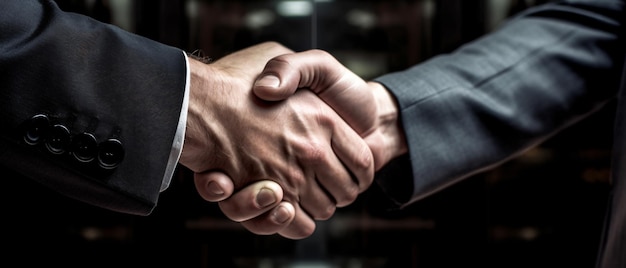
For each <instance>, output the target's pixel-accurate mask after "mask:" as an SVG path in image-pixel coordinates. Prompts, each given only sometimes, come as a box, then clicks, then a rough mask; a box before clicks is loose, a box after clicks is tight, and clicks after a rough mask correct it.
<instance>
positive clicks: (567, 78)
mask: <svg viewBox="0 0 626 268" xmlns="http://www.w3.org/2000/svg"><path fill="white" fill-rule="evenodd" d="M625 9H626V7H625V2H624V1H623V0H613V1H608V0H607V1H598V0H589V1H565V2H560V3H556V4H547V5H543V6H539V7H537V8H533V9H530V10H527V11H525V12H524V13H523V14H521V15H519V16H517V17H516V18H514V19H512V20H510V21H509V22H508V23H506V24H505V25H503V26H502V27H501V29H499V30H497V31H495V32H494V33H491V34H489V35H487V36H485V37H483V38H481V39H479V40H476V41H474V42H471V43H469V44H467V45H465V46H463V47H461V48H460V49H458V50H456V51H454V52H453V53H451V54H447V55H441V56H438V57H435V58H433V59H431V60H429V61H427V62H425V63H422V64H420V65H417V66H414V67H412V68H410V69H408V70H405V71H402V72H397V73H392V74H388V75H385V76H382V77H380V78H378V79H376V80H377V81H379V82H381V83H382V84H384V85H385V86H386V87H387V88H388V89H389V90H390V91H391V92H392V93H393V94H394V95H395V97H396V99H397V102H398V105H399V107H400V109H401V120H402V124H403V127H404V130H405V133H406V137H407V140H408V143H409V157H410V161H409V162H410V169H411V170H412V172H411V174H412V178H409V179H405V180H400V181H399V180H398V178H388V177H384V176H380V177H379V178H378V179H377V182H378V183H379V185H380V186H381V188H382V189H383V190H384V191H385V192H386V193H387V194H388V195H389V196H390V197H391V198H392V199H393V200H394V201H395V204H396V205H398V206H399V207H403V206H406V205H408V204H410V203H412V202H415V201H416V200H419V199H421V198H423V197H425V196H428V195H430V194H433V193H435V192H437V191H438V190H440V189H442V188H444V187H446V186H448V185H451V184H453V183H455V182H458V181H459V180H461V179H464V178H467V177H469V176H471V175H473V174H476V173H478V172H481V171H484V170H487V169H490V168H492V167H494V166H496V165H498V164H500V163H502V162H504V161H506V160H508V159H511V158H512V157H515V156H517V155H519V154H520V153H522V152H524V151H525V150H527V149H529V148H531V147H533V146H535V145H537V144H539V143H541V142H542V141H544V140H546V139H547V138H548V137H550V136H551V135H553V134H555V133H557V132H559V131H560V130H562V129H564V128H566V127H568V126H570V125H572V124H575V123H576V122H578V121H579V120H581V119H583V118H585V117H586V116H588V115H590V114H592V113H594V112H595V111H598V110H599V109H600V108H601V107H603V106H604V105H605V104H607V103H608V102H609V101H611V100H614V99H615V98H619V102H620V103H619V109H618V113H619V114H618V116H617V117H618V120H617V122H616V124H615V133H616V135H615V137H616V140H615V143H614V144H615V148H614V151H615V152H616V153H615V159H614V163H613V173H612V175H613V178H612V183H613V195H612V196H613V197H612V198H613V201H612V206H611V209H610V211H609V213H608V217H607V226H606V230H605V232H606V233H605V235H604V237H605V239H604V241H603V244H602V245H601V256H600V258H599V261H598V266H599V267H607V268H608V267H626V185H625V184H626V173H625V172H626V170H623V167H622V166H623V163H626V159H623V158H624V157H625V155H624V154H626V139H624V137H626V121H624V120H626V119H624V118H623V117H624V116H626V114H625V113H624V111H626V104H625V103H623V102H624V100H623V97H626V88H625V85H624V83H625V82H624V80H625V79H626V74H625V73H624V57H625V55H626V42H625V39H626V37H625V34H626V29H625V28H626V27H625V26H624V23H625V20H626V10H625ZM620 163H622V164H620ZM407 189H408V190H407Z"/></svg>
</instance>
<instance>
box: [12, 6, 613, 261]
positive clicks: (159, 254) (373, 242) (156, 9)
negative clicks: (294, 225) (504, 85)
mask: <svg viewBox="0 0 626 268" xmlns="http://www.w3.org/2000/svg"><path fill="white" fill-rule="evenodd" d="M57 2H58V4H59V5H60V6H61V8H62V9H64V10H67V11H72V12H78V13H82V14H85V15H88V16H91V17H93V18H95V19H98V20H100V21H103V22H106V23H112V24H115V25H117V26H119V27H122V28H124V29H126V30H128V31H131V32H135V33H137V34H139V35H143V36H145V37H148V38H151V39H154V40H157V41H160V42H163V43H166V44H169V45H172V46H176V47H179V48H181V49H184V50H186V51H189V52H191V51H194V50H198V49H199V50H201V51H203V53H204V55H206V56H209V57H211V58H213V59H218V58H220V57H222V56H224V55H226V54H228V53H230V52H233V51H236V50H239V49H241V48H244V47H247V46H249V45H253V44H256V43H259V42H262V41H268V40H272V41H278V42H281V43H283V44H284V45H286V46H287V47H290V48H292V49H294V50H297V51H300V50H306V49H310V48H320V49H324V50H326V51H328V52H330V53H331V54H333V55H335V56H336V57H337V58H338V59H339V60H340V61H341V62H342V63H343V64H344V65H346V66H347V67H348V68H350V69H351V70H353V71H354V72H356V73H357V74H359V75H361V76H362V77H363V78H365V79H371V78H374V77H376V76H378V75H381V74H384V73H387V72H392V71H398V70H402V69H404V68H406V67H408V66H411V65H413V64H416V63H419V62H422V61H425V60H427V59H428V58H430V57H432V56H434V55H437V54H441V53H446V52H450V51H452V50H454V49H455V48H457V47H458V46H460V45H462V44H463V43H466V42H468V41H471V40H473V39H475V38H477V37H479V36H481V35H483V34H485V33H487V32H489V31H492V30H494V29H496V28H497V27H498V25H500V23H502V22H503V21H504V20H506V18H508V17H510V16H512V15H514V14H516V13H517V12H519V11H521V10H524V9H526V8H528V7H530V6H533V5H537V4H541V3H544V2H547V1H522V0H520V1H516V0H436V1H435V0H412V1H408V0H407V1H400V0H391V1H382V0H369V1H356V0H315V1H313V0H308V1H295V0H284V1H279V0H263V1H243V0H136V1H131V0H108V1H107V0H57ZM42 53H45V52H42ZM613 113H614V106H613V105H610V106H609V107H607V108H606V109H604V110H602V111H601V112H600V113H598V114H596V115H594V116H592V117H590V118H588V119H586V120H585V121H583V122H582V123H580V124H578V125H576V126H574V127H572V128H570V129H567V130H565V131H563V132H562V133H560V134H558V135H557V136H555V137H553V138H552V139H550V140H548V141H547V142H545V143H544V144H542V145H540V146H539V147H537V148H535V149H533V150H531V151H529V152H527V153H525V154H524V155H522V156H520V157H519V158H516V159H514V160H511V161H509V162H507V163H505V164H503V165H502V166H500V167H498V168H495V169H493V170H490V171H487V172H484V173H481V174H478V175H475V176H473V177H471V178H469V179H467V180H464V181H462V182H460V183H458V184H455V185H453V186H451V187H449V188H447V189H445V190H443V191H441V192H439V193H437V194H435V195H432V196H430V197H428V198H426V199H423V200H421V201H419V202H417V203H415V204H414V205H412V206H410V207H409V208H407V209H406V210H403V211H388V210H385V206H384V204H385V203H384V200H382V199H380V197H379V194H378V193H377V192H376V190H375V188H372V190H370V191H368V192H366V193H365V194H363V195H361V196H360V197H359V199H358V200H357V201H356V202H355V203H354V204H352V205H351V206H349V207H346V208H341V209H338V210H337V212H336V214H335V216H334V217H333V218H331V219H330V220H328V221H324V222H319V223H318V228H317V230H316V232H315V234H314V235H313V236H311V237H310V238H307V239H303V240H297V241H293V240H288V239H284V238H282V237H280V236H257V235H253V234H251V233H249V232H248V231H247V230H245V229H244V228H242V227H241V226H239V225H238V224H236V223H233V222H231V221H230V220H228V219H227V218H226V217H225V216H224V215H222V213H221V211H220V210H219V208H218V207H217V205H216V204H214V203H206V202H204V201H202V200H201V199H200V197H199V196H198V194H197V193H196V191H195V188H194V186H193V181H192V177H191V173H190V172H189V171H188V170H186V169H184V168H183V167H179V169H178V170H177V173H176V176H175V178H174V179H173V182H172V185H171V186H170V188H169V189H168V190H167V191H165V192H164V193H163V194H162V195H161V198H160V201H159V205H158V207H157V208H156V210H155V211H154V213H153V214H152V215H150V216H147V217H142V216H132V215H125V214H120V213H115V212H111V211H106V210H103V209H100V208H97V207H92V206H89V205H86V204H83V203H80V202H78V201H74V200H71V199H68V198H65V197H63V196H60V195H58V194H56V193H55V192H51V191H50V190H48V189H47V188H43V187H41V186H39V185H38V184H36V183H34V182H31V181H25V180H19V181H16V180H12V179H11V178H13V177H14V176H13V175H12V174H4V175H3V177H5V178H6V179H5V187H3V188H2V190H3V191H4V192H3V194H2V201H3V202H2V207H1V208H2V210H3V213H2V215H3V216H2V217H3V222H4V223H3V224H2V226H3V228H2V236H3V239H1V240H2V241H4V243H3V244H4V248H5V250H2V251H0V252H2V253H0V254H2V255H3V258H2V259H4V260H7V259H14V260H17V261H19V264H18V265H15V266H16V267H35V266H44V265H57V267H150V266H159V267H246V268H247V267H258V268H326V267H328V268H331V267H332V268H335V267H336V268H344V267H345V268H359V267H362V268H379V267H380V268H382V267H393V268H395V267H399V268H403V267H424V268H427V267H467V266H472V267H592V266H593V263H594V259H595V255H596V251H597V248H598V242H599V235H600V231H601V228H602V220H603V215H604V210H605V204H606V197H607V192H608V180H609V164H610V163H609V159H610V154H611V151H610V146H611V139H612V132H611V129H612V128H611V125H612V121H613ZM398 173H399V174H397V175H398V176H403V175H404V176H406V175H408V174H401V172H398ZM23 189H28V190H27V191H24V190H23ZM2 266H5V264H2Z"/></svg>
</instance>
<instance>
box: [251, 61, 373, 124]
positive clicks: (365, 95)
mask: <svg viewBox="0 0 626 268" xmlns="http://www.w3.org/2000/svg"><path fill="white" fill-rule="evenodd" d="M299 88H306V89H310V90H312V91H313V92H315V93H316V94H318V95H319V96H320V98H322V99H323V100H324V101H325V102H326V103H328V105H329V106H330V107H332V108H333V109H334V110H335V111H336V112H337V113H338V114H339V115H340V116H341V117H342V118H344V120H346V122H348V124H350V126H352V128H354V129H355V130H356V131H357V133H359V134H360V135H361V136H364V135H367V134H368V133H369V132H370V131H372V128H373V127H374V123H375V120H376V110H375V109H376V103H375V99H374V97H373V95H372V93H371V92H369V91H368V90H367V89H368V88H367V83H366V82H365V81H364V80H363V79H361V78H360V77H358V76H357V75H356V74H354V73H352V72H351V71H350V70H348V69H347V68H346V67H345V66H343V65H342V64H341V63H339V62H338V61H337V60H336V59H335V58H334V57H332V56H331V55H330V54H328V53H327V52H325V51H322V50H315V49H314V50H308V51H305V52H300V53H294V54H285V55H281V56H278V57H275V58H273V59H271V60H270V61H269V62H268V63H267V64H266V65H265V68H264V70H263V72H262V73H261V75H259V77H258V79H257V81H256V82H255V85H254V87H253V89H252V90H253V92H254V94H255V95H257V96H258V97H260V98H262V99H265V100H269V101H276V100H283V99H286V98H287V97H289V96H291V95H293V93H294V92H295V91H296V90H297V89H299Z"/></svg>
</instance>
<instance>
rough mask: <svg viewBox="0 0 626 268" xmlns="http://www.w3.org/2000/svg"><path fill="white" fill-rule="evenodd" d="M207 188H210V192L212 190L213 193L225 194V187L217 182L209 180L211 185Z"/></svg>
mask: <svg viewBox="0 0 626 268" xmlns="http://www.w3.org/2000/svg"><path fill="white" fill-rule="evenodd" d="M207 189H208V190H209V192H211V193H212V194H215V195H223V194H224V189H222V187H220V185H219V184H218V183H216V182H213V181H212V182H209V185H208V186H207Z"/></svg>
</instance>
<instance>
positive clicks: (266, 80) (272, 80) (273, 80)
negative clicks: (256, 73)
mask: <svg viewBox="0 0 626 268" xmlns="http://www.w3.org/2000/svg"><path fill="white" fill-rule="evenodd" d="M279 85H280V79H278V77H276V76H275V75H271V74H270V75H266V76H263V77H261V78H260V79H258V80H256V82H255V83H254V86H257V87H278V86H279Z"/></svg>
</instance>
